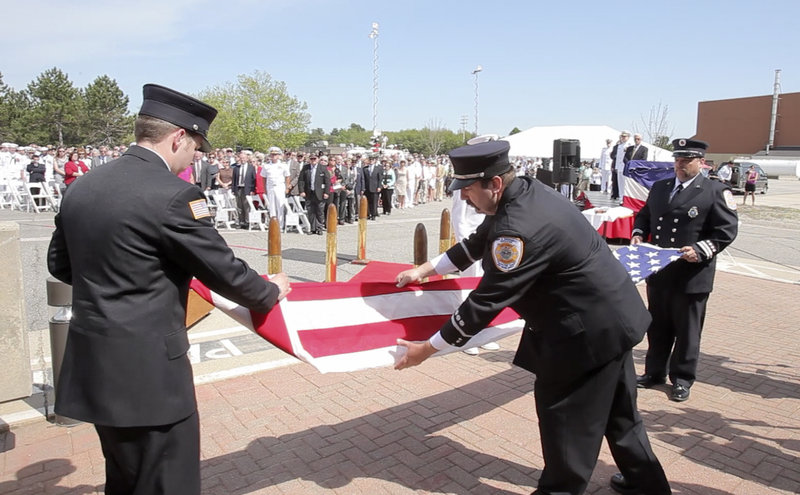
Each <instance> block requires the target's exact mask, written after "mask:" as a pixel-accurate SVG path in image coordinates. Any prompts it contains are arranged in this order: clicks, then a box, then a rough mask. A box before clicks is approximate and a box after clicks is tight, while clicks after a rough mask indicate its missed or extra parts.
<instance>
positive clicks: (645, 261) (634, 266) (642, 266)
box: [614, 243, 681, 283]
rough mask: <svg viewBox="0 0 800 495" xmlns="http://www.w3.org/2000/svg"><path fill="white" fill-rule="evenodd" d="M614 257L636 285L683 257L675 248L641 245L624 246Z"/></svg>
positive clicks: (615, 252)
mask: <svg viewBox="0 0 800 495" xmlns="http://www.w3.org/2000/svg"><path fill="white" fill-rule="evenodd" d="M614 257H615V258H617V260H619V262H620V263H622V266H624V267H625V271H627V272H628V275H630V277H631V280H633V282H634V283H639V282H641V281H642V280H644V279H645V278H647V277H649V276H650V275H652V274H653V273H655V272H657V271H659V270H661V269H662V268H664V267H665V266H667V265H669V264H670V263H672V262H673V261H675V260H677V259H678V258H680V257H681V254H680V252H679V251H678V250H677V249H675V248H660V247H658V246H654V245H652V244H647V243H641V244H636V245H631V246H624V247H621V248H619V249H617V250H616V251H614Z"/></svg>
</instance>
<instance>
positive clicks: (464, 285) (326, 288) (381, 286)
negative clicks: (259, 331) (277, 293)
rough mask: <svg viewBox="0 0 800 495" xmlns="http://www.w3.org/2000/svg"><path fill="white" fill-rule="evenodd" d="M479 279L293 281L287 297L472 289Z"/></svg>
mask: <svg viewBox="0 0 800 495" xmlns="http://www.w3.org/2000/svg"><path fill="white" fill-rule="evenodd" d="M479 281H480V278H477V277H465V278H453V279H445V280H437V281H435V282H428V283H426V284H422V285H419V284H414V285H407V286H405V287H397V285H395V284H394V283H390V282H303V283H302V284H295V283H292V292H290V293H289V295H288V296H286V298H287V300H289V301H295V302H301V301H324V300H333V299H346V298H351V297H370V296H382V295H386V294H401V293H403V292H416V291H421V290H424V291H434V290H472V289H474V288H475V287H477V286H478V282H479ZM300 287H302V290H295V289H299V288H300Z"/></svg>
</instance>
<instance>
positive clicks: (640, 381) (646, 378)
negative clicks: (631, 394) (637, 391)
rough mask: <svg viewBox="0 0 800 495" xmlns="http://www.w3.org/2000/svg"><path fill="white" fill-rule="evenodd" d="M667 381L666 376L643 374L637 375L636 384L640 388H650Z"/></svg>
mask: <svg viewBox="0 0 800 495" xmlns="http://www.w3.org/2000/svg"><path fill="white" fill-rule="evenodd" d="M666 381H667V380H666V379H665V378H664V377H661V378H657V377H655V376H652V375H642V376H637V377H636V386H637V387H639V388H650V387H654V386H656V385H661V384H663V383H666Z"/></svg>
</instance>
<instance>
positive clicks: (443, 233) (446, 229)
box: [439, 208, 452, 254]
mask: <svg viewBox="0 0 800 495" xmlns="http://www.w3.org/2000/svg"><path fill="white" fill-rule="evenodd" d="M450 238H451V234H450V210H448V209H447V208H445V209H444V210H442V218H441V220H439V254H442V253H443V252H445V251H447V250H448V249H450V246H452V244H451V243H450Z"/></svg>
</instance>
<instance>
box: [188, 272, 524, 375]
mask: <svg viewBox="0 0 800 495" xmlns="http://www.w3.org/2000/svg"><path fill="white" fill-rule="evenodd" d="M264 278H268V277H267V276H264ZM479 281H480V279H479V278H457V279H446V280H437V281H433V282H428V283H426V284H422V285H414V286H406V287H402V288H398V287H397V286H396V285H395V284H394V283H389V282H352V281H351V282H333V283H315V282H305V283H293V284H292V291H291V292H290V293H289V295H288V296H287V297H286V298H285V299H284V300H282V301H281V302H280V304H278V305H277V306H275V307H274V308H273V309H272V311H270V312H269V313H268V314H266V315H264V314H260V313H256V312H253V311H249V310H248V309H247V308H244V307H242V306H239V305H238V304H236V303H234V302H232V301H230V300H228V299H225V298H224V297H222V296H220V295H219V294H216V293H214V292H212V291H211V290H209V289H208V288H207V287H206V286H205V285H203V284H202V283H201V282H200V281H198V280H192V283H191V288H192V289H193V290H194V291H195V292H197V293H198V294H199V295H200V296H201V297H202V298H203V299H205V300H206V301H209V302H211V303H212V304H213V305H214V306H216V307H217V308H219V309H221V310H222V311H223V312H225V313H227V314H228V315H229V316H231V317H232V318H233V319H235V320H236V321H238V322H239V323H240V324H242V325H243V326H245V327H247V328H249V329H250V330H253V331H255V332H256V333H257V334H258V335H260V336H261V337H263V338H264V339H265V340H267V341H268V342H270V343H271V344H273V345H274V346H276V347H278V348H279V349H281V350H283V351H284V352H286V353H288V354H291V355H292V356H295V357H297V358H298V359H300V360H302V361H305V362H307V363H309V364H311V365H312V366H314V367H315V368H317V369H318V370H319V371H320V372H322V373H328V372H337V371H338V372H347V371H357V370H362V369H367V368H374V367H378V366H393V365H394V363H395V361H396V360H397V359H399V358H400V357H401V356H402V354H403V353H404V352H405V347H401V346H398V345H397V339H398V338H400V339H405V340H412V341H421V340H427V339H429V338H430V337H431V336H432V335H433V334H434V333H436V331H437V330H438V329H439V327H441V325H442V324H443V323H444V322H445V321H446V320H447V319H448V318H450V317H451V315H452V313H453V312H454V311H455V310H456V308H457V307H458V306H459V305H460V304H461V303H462V302H463V301H464V299H466V297H467V295H468V294H469V293H470V292H471V291H472V289H474V288H475V287H477V285H478V282H479ZM522 328H523V322H522V320H520V319H519V316H518V315H517V314H516V313H515V312H514V311H513V310H511V309H505V310H504V311H503V312H501V313H500V314H499V315H498V316H497V317H496V318H495V319H494V320H493V321H492V322H491V323H490V326H489V327H488V328H486V329H484V330H483V331H481V332H480V333H479V334H478V335H476V336H475V337H473V338H472V339H471V340H470V342H469V344H468V345H469V346H470V347H474V346H477V345H483V344H485V343H488V342H492V341H495V340H499V339H502V338H504V337H506V336H508V335H511V334H513V333H516V332H519V331H520V330H522ZM456 350H459V349H458V348H452V349H447V350H445V351H440V352H439V353H437V354H446V353H448V352H453V351H456Z"/></svg>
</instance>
